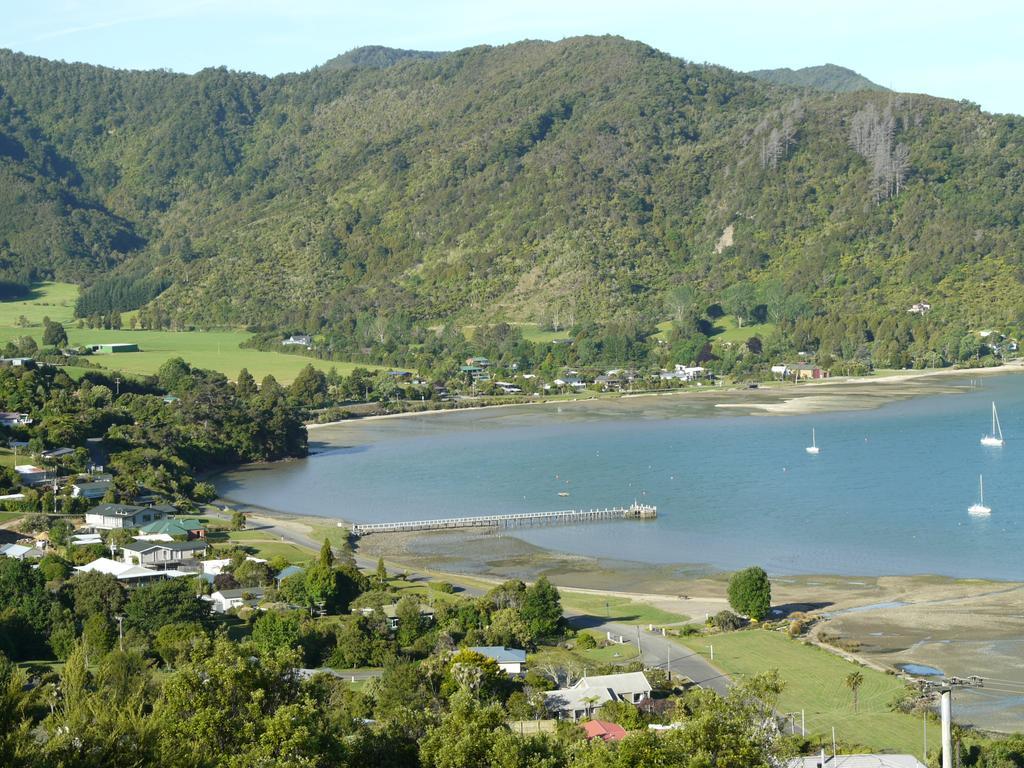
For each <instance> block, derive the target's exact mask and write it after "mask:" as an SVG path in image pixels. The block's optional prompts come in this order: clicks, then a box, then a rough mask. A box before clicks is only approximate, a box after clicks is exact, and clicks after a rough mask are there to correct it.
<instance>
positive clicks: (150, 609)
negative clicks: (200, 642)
mask: <svg viewBox="0 0 1024 768" xmlns="http://www.w3.org/2000/svg"><path fill="white" fill-rule="evenodd" d="M124 613H125V618H126V621H127V624H128V626H130V627H134V628H135V629H138V630H141V631H143V632H147V633H149V634H154V633H156V632H157V630H159V629H160V627H162V626H164V625H165V624H174V623H176V622H188V623H196V622H201V621H202V620H203V619H205V618H207V617H208V616H209V615H210V608H209V603H207V602H205V601H203V600H200V599H199V598H198V597H196V592H195V587H193V586H192V584H191V583H190V582H189V580H188V579H167V580H166V581H157V582H154V583H153V584H147V585H145V586H142V587H138V588H137V589H135V590H134V591H133V592H132V594H131V597H130V598H128V603H127V604H126V605H125V609H124Z"/></svg>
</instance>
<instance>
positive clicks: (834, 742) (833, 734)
mask: <svg viewBox="0 0 1024 768" xmlns="http://www.w3.org/2000/svg"><path fill="white" fill-rule="evenodd" d="M836 757H837V755H836V727H835V726H834V725H833V726H832V761H833V762H835V759H836Z"/></svg>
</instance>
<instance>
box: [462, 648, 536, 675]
mask: <svg viewBox="0 0 1024 768" xmlns="http://www.w3.org/2000/svg"><path fill="white" fill-rule="evenodd" d="M469 650H471V651H473V652H474V653H479V654H480V655H481V656H486V657H487V658H488V659H494V660H495V661H496V662H498V666H499V667H501V671H502V672H504V673H506V674H508V675H521V674H523V672H525V671H526V651H523V650H520V649H519V648H506V647H505V646H503V645H477V646H473V647H472V648H470V649H469Z"/></svg>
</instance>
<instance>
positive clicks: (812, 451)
mask: <svg viewBox="0 0 1024 768" xmlns="http://www.w3.org/2000/svg"><path fill="white" fill-rule="evenodd" d="M804 450H805V451H807V452H808V453H810V454H816V453H818V452H819V451H820V450H821V449H820V448H818V441H817V440H816V439H815V435H814V427H811V444H810V445H808V446H807V447H806V448H804Z"/></svg>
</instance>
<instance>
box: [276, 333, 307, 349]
mask: <svg viewBox="0 0 1024 768" xmlns="http://www.w3.org/2000/svg"><path fill="white" fill-rule="evenodd" d="M281 345H282V346H285V347H305V348H306V349H309V348H310V347H312V346H313V339H312V337H311V336H309V335H307V334H305V333H298V334H292V335H291V336H289V337H288V338H287V339H285V340H284V341H282V342H281Z"/></svg>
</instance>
